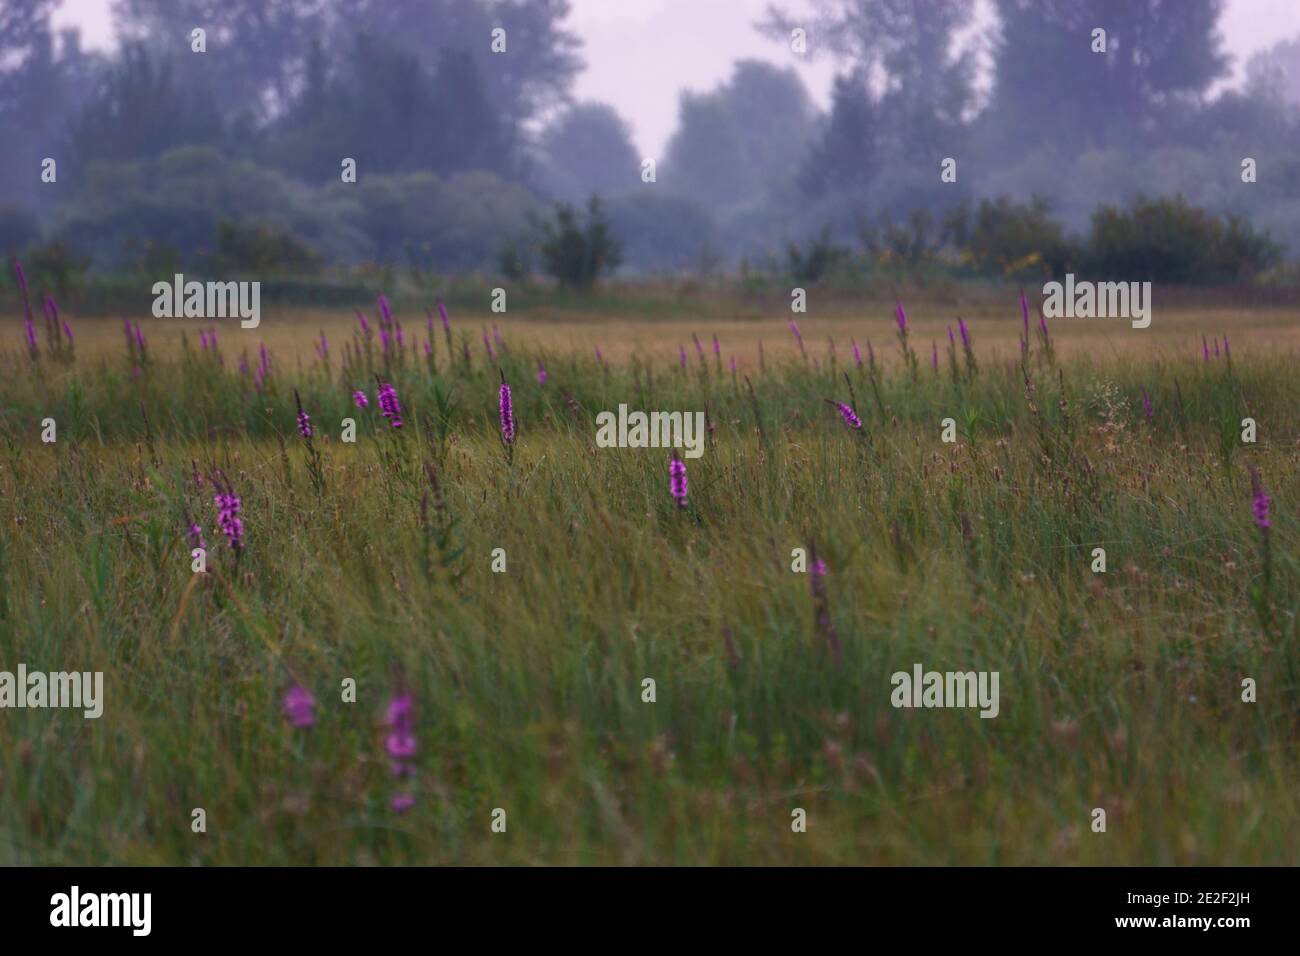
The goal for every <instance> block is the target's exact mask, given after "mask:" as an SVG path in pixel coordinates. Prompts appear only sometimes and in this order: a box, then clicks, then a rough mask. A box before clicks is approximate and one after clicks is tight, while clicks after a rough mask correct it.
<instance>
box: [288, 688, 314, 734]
mask: <svg viewBox="0 0 1300 956" xmlns="http://www.w3.org/2000/svg"><path fill="white" fill-rule="evenodd" d="M282 709H283V710H284V716H285V717H286V718H287V719H288V721H289V723H290V724H291V725H292V726H294V727H299V728H302V727H313V726H315V724H316V713H315V711H316V698H315V697H313V696H312V695H311V691H309V690H308V689H307V688H305V687H303V686H302V685H301V684H294V685H293V686H292V687H290V688H289V689H288V690H287V691H286V692H285V695H284V703H283V705H282Z"/></svg>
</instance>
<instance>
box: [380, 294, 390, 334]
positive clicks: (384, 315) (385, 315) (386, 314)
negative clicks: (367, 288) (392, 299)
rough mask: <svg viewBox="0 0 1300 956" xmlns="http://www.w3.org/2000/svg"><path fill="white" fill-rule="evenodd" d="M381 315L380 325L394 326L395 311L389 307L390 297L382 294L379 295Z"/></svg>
mask: <svg viewBox="0 0 1300 956" xmlns="http://www.w3.org/2000/svg"><path fill="white" fill-rule="evenodd" d="M379 315H380V323H379V324H380V325H384V326H391V325H392V324H393V311H392V309H390V308H389V307H388V296H386V295H384V294H383V293H382V292H381V293H379Z"/></svg>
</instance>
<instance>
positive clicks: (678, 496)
mask: <svg viewBox="0 0 1300 956" xmlns="http://www.w3.org/2000/svg"><path fill="white" fill-rule="evenodd" d="M686 492H687V482H686V462H684V461H682V460H681V459H680V458H678V457H677V451H676V449H674V450H673V455H672V458H671V459H669V461H668V493H669V494H670V495H672V496H673V500H674V501H676V502H677V507H679V508H685V507H686Z"/></svg>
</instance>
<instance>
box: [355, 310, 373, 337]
mask: <svg viewBox="0 0 1300 956" xmlns="http://www.w3.org/2000/svg"><path fill="white" fill-rule="evenodd" d="M357 324H359V325H360V326H361V334H362V335H365V336H369V335H370V323H369V322H367V321H366V314H365V313H364V312H362V311H361V310H360V309H357Z"/></svg>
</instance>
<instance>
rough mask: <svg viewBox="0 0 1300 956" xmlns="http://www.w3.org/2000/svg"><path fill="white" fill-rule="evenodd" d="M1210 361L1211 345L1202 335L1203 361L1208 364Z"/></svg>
mask: <svg viewBox="0 0 1300 956" xmlns="http://www.w3.org/2000/svg"><path fill="white" fill-rule="evenodd" d="M1209 360H1210V343H1208V342H1207V341H1205V336H1204V335H1202V336H1201V361H1202V362H1208V361H1209Z"/></svg>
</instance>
